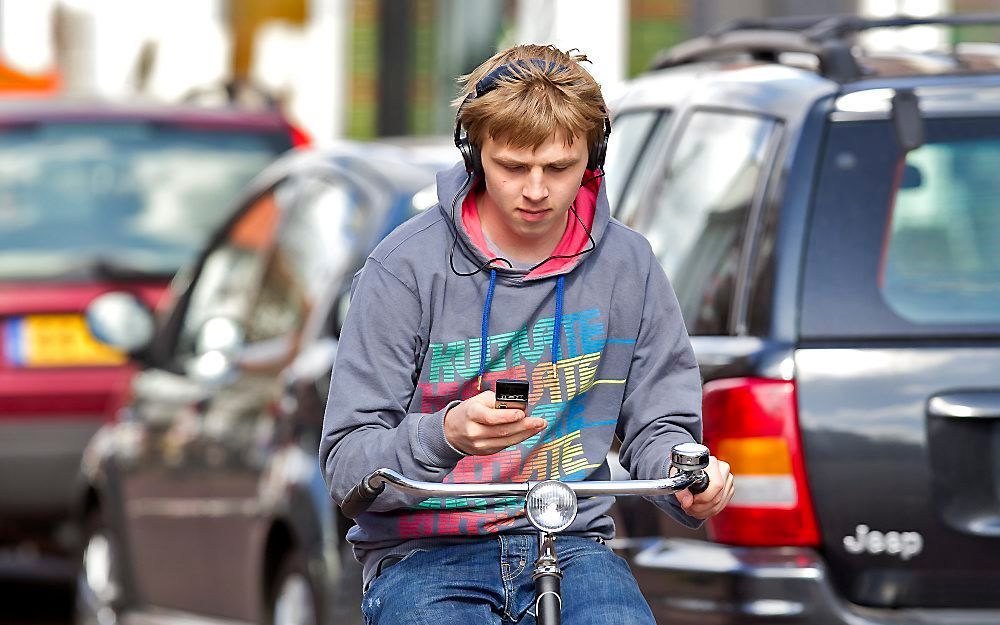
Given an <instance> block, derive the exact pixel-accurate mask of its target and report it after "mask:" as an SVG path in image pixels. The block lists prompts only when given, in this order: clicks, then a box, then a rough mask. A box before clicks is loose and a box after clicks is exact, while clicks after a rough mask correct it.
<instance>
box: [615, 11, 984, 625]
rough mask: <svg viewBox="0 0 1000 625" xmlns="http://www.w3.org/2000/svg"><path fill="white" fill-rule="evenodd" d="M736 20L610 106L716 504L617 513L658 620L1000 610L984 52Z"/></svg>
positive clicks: (628, 217)
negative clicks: (719, 491) (729, 496)
mask: <svg viewBox="0 0 1000 625" xmlns="http://www.w3.org/2000/svg"><path fill="white" fill-rule="evenodd" d="M998 22H1000V17H997V16H992V17H978V18H977V17H969V16H967V17H962V16H958V17H934V18H928V19H924V20H913V19H906V18H899V19H892V20H866V19H861V18H856V17H845V18H828V19H825V18H794V19H783V20H747V21H744V22H736V23H733V24H730V25H728V26H720V27H719V28H717V29H715V32H714V33H713V34H712V36H706V37H702V38H698V39H694V40H692V41H690V42H686V43H683V44H680V45H678V46H677V47H675V48H672V49H670V50H668V51H667V52H666V53H664V54H663V55H662V57H661V58H660V60H659V61H658V63H657V67H656V68H655V69H654V70H652V71H650V72H648V73H647V74H646V75H645V76H642V77H640V78H638V79H637V80H635V81H634V82H632V83H631V84H630V85H629V86H628V87H627V88H626V89H625V90H624V91H623V94H622V97H621V98H620V99H619V101H618V102H617V104H616V106H615V119H614V128H615V132H616V133H617V134H618V137H619V139H624V140H623V142H621V143H619V145H618V150H619V151H618V152H617V157H618V160H616V161H615V163H614V164H613V165H611V166H610V167H609V172H608V177H609V179H610V178H615V179H616V180H617V181H618V183H619V186H616V187H613V188H612V193H613V194H614V195H615V198H614V201H615V203H616V215H617V217H618V218H619V219H621V220H622V221H624V222H625V223H626V224H627V225H630V226H632V227H634V228H636V229H637V230H639V231H640V232H642V233H644V234H645V235H646V237H647V238H648V239H649V241H650V243H651V245H652V248H653V251H654V252H655V254H656V255H657V258H658V259H659V260H660V262H661V264H662V265H663V267H664V269H665V270H666V273H667V274H668V276H669V278H670V279H671V282H672V283H673V286H674V289H675V291H676V293H677V297H678V300H679V303H680V308H681V311H682V314H683V316H684V320H685V324H686V325H687V328H688V331H689V333H690V335H691V338H692V343H693V345H694V349H695V352H696V354H697V357H698V360H699V363H700V367H701V373H702V376H703V378H704V381H705V385H704V431H705V442H706V444H707V445H708V446H709V447H710V448H711V449H712V450H713V452H714V453H715V454H716V455H717V456H718V457H719V458H721V459H723V460H726V461H728V462H729V463H730V464H731V467H732V471H733V474H734V475H735V479H736V495H735V497H734V499H733V501H732V503H731V504H730V505H729V507H727V508H726V509H725V510H724V511H722V512H721V513H720V514H719V515H718V516H716V517H714V518H712V519H710V520H709V521H708V522H707V525H706V529H705V530H702V531H697V532H695V531H684V530H681V529H680V528H678V527H676V526H673V527H668V526H666V525H664V527H663V533H664V534H665V535H666V536H668V537H667V538H662V539H657V540H654V541H653V542H652V544H650V543H649V542H647V541H645V540H643V538H642V537H643V536H648V535H649V534H651V533H654V532H652V531H650V530H655V529H657V528H656V527H655V526H653V527H650V524H649V523H648V521H647V519H653V518H655V517H654V516H653V515H654V514H655V513H653V512H652V511H650V510H649V509H648V508H646V509H641V508H640V507H638V506H636V507H634V508H632V509H630V510H629V509H623V510H621V512H622V514H624V515H626V516H627V517H630V518H631V521H630V522H626V523H623V524H622V527H623V528H624V529H625V530H626V531H632V532H633V535H632V537H631V539H630V540H628V541H625V543H624V545H623V546H625V547H631V548H632V549H633V552H632V553H631V563H632V566H633V570H634V572H635V574H636V577H637V579H638V580H639V582H640V586H641V587H642V589H643V592H644V593H645V595H646V596H647V598H648V599H649V601H650V603H651V605H652V607H653V610H654V613H655V614H656V616H657V618H658V622H660V623H672V624H675V625H679V624H688V623H690V624H695V623H709V622H710V623H747V624H749V623H760V622H768V623H810V624H812V625H817V624H820V623H831V624H833V623H836V624H847V623H852V624H855V623H890V622H891V623H923V622H934V623H939V624H946V623H963V624H966V623H977V624H982V625H985V624H986V623H996V622H1000V592H998V591H997V589H998V588H1000V496H998V493H1000V491H998V489H997V485H998V484H1000V471H998V467H1000V446H998V445H997V442H998V441H1000V439H998V435H1000V377H998V375H997V372H998V371H1000V342H998V339H1000V251H998V250H1000V202H998V198H1000V180H998V178H997V176H996V174H995V172H996V171H997V170H998V166H1000V48H998V47H997V46H995V45H994V46H982V45H980V46H965V45H958V46H956V47H955V48H954V49H953V50H952V51H951V53H950V54H949V55H947V56H940V55H937V54H926V55H918V54H912V53H909V54H891V53H882V54H872V53H867V52H863V51H862V50H861V49H860V48H857V47H856V46H855V45H854V43H855V40H856V36H857V35H859V34H860V33H864V32H866V31H869V30H873V29H876V28H890V29H891V28H902V27H906V26H912V25H914V24H921V23H923V24H930V23H938V24H943V25H950V26H954V25H971V26H976V25H978V26H983V25H988V24H996V23H998Z"/></svg>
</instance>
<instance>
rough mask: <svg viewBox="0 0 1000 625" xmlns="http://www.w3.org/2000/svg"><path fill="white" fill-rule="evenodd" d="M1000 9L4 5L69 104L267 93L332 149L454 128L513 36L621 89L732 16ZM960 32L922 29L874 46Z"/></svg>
mask: <svg viewBox="0 0 1000 625" xmlns="http://www.w3.org/2000/svg"><path fill="white" fill-rule="evenodd" d="M996 10H1000V0H142V1H136V0H0V51H2V59H3V60H4V61H5V62H7V63H8V64H9V65H10V66H11V68H12V70H13V71H15V72H18V73H19V75H22V74H23V75H25V76H27V77H28V78H31V77H33V76H41V77H45V76H48V77H49V78H50V79H51V78H52V76H53V75H56V76H57V78H58V80H57V83H58V85H59V87H60V89H61V91H62V93H65V94H70V95H80V94H98V95H101V96H106V97H134V96H139V95H141V96H144V97H153V98H157V99H165V100H181V99H184V98H186V97H187V98H192V97H196V96H197V97H201V98H205V97H206V95H211V93H212V92H213V90H215V91H216V92H218V93H219V94H224V93H225V91H223V90H222V89H221V87H222V86H223V85H227V84H233V83H238V84H242V85H254V86H256V87H257V88H259V89H260V90H263V91H266V92H267V93H269V94H271V95H273V96H275V97H276V98H277V99H278V100H279V101H280V102H281V104H282V106H283V107H284V108H285V110H286V111H287V112H288V114H289V115H290V116H291V117H293V118H294V119H295V120H296V121H297V122H298V123H299V124H300V125H301V126H302V127H304V128H305V129H306V130H307V131H308V132H309V133H310V134H311V135H312V136H313V137H315V138H316V139H317V140H319V141H324V140H327V139H334V138H338V137H344V136H348V137H353V138H362V139H364V138H372V137H377V136H392V135H427V134H440V133H447V132H450V130H451V127H452V124H453V120H454V112H453V110H452V109H451V108H450V106H449V102H450V101H451V100H452V99H453V98H454V97H455V95H456V84H455V78H456V77H457V76H460V75H462V74H464V73H467V72H469V71H470V70H472V69H473V68H474V67H475V66H476V65H477V64H478V63H480V62H481V61H482V60H484V59H486V58H487V57H489V56H490V55H491V54H493V53H494V52H495V51H496V50H498V49H500V48H502V47H505V46H507V45H510V44H513V43H522V42H544V43H554V44H556V45H557V46H559V47H562V48H579V49H581V50H582V51H584V52H585V53H587V54H588V56H590V57H591V59H592V60H593V64H592V65H591V66H590V69H591V70H592V72H593V74H594V75H595V77H596V78H597V80H598V81H599V82H600V83H601V84H602V85H603V86H604V88H605V90H606V91H610V92H612V93H613V92H614V90H615V88H616V85H618V84H619V83H620V82H621V81H622V80H624V79H627V78H629V77H631V76H634V75H636V74H637V73H639V72H640V71H642V70H643V69H644V68H645V67H646V66H647V65H648V63H649V61H650V60H651V59H652V58H653V57H654V56H655V55H656V53H657V52H658V51H660V50H662V49H663V48H665V47H668V46H670V45H673V44H675V43H677V42H679V41H682V40H683V39H685V38H688V37H690V36H693V35H697V34H701V33H704V32H706V31H707V30H708V29H710V28H711V27H712V26H714V25H716V24H719V23H720V22H724V21H726V20H731V19H737V18H747V17H766V16H787V15H815V14H835V13H855V12H857V13H862V14H867V15H876V16H887V15H893V14H910V15H934V14H940V13H948V12H952V11H954V12H960V13H974V12H987V11H996ZM969 30H970V31H972V30H973V29H969ZM990 34H993V33H990ZM982 37H983V33H981V32H969V33H968V37H965V36H964V35H963V36H960V38H969V39H977V38H978V39H979V40H982ZM954 38H955V37H954V36H951V35H948V34H946V33H944V32H943V31H939V30H935V29H933V28H923V29H921V28H914V29H907V30H902V31H886V32H882V33H879V32H873V33H870V34H868V35H866V39H865V41H864V43H865V45H867V46H871V47H883V48H892V47H903V48H926V47H931V46H935V45H942V44H947V43H951V42H953V41H954ZM0 70H2V67H0ZM0 88H2V85H0Z"/></svg>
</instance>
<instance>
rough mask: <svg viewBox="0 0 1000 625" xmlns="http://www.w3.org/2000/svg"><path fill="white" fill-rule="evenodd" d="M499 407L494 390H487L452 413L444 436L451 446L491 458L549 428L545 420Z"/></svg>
mask: <svg viewBox="0 0 1000 625" xmlns="http://www.w3.org/2000/svg"><path fill="white" fill-rule="evenodd" d="M495 406H496V395H495V394H494V393H493V391H483V392H482V393H480V394H478V395H476V396H475V397H471V398H469V399H466V400H465V401H463V402H462V403H460V404H459V405H457V406H455V407H454V408H452V409H451V410H449V411H448V412H447V414H445V417H444V435H445V438H447V439H448V442H449V443H451V446H452V447H454V448H455V449H457V450H459V451H461V452H462V453H466V454H469V455H472V456H488V455H490V454H495V453H497V452H498V451H502V450H504V449H507V448H508V447H510V446H511V445H516V444H517V443H520V442H521V441H523V440H526V439H528V438H531V437H532V436H534V435H535V434H538V433H539V432H541V431H542V430H544V429H545V426H546V422H545V419H539V418H537V417H525V415H524V411H522V410H515V409H506V408H505V409H500V410H498V409H497V408H496V407H495Z"/></svg>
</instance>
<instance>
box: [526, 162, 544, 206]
mask: <svg viewBox="0 0 1000 625" xmlns="http://www.w3.org/2000/svg"><path fill="white" fill-rule="evenodd" d="M522 193H523V194H524V197H525V198H527V199H529V200H531V201H533V202H538V201H541V200H544V199H545V198H547V197H549V187H548V185H547V184H546V183H545V174H544V172H543V171H542V168H541V167H536V168H533V169H532V170H531V171H530V172H528V179H527V180H526V181H525V183H524V190H523V191H522Z"/></svg>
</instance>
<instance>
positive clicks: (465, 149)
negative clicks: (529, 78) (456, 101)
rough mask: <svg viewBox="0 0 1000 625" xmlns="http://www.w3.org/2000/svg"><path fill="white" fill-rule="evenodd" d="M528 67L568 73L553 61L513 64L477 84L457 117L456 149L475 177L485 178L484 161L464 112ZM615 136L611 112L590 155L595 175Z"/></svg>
mask: <svg viewBox="0 0 1000 625" xmlns="http://www.w3.org/2000/svg"><path fill="white" fill-rule="evenodd" d="M528 63H531V64H532V65H535V66H536V67H538V68H539V69H542V70H543V71H544V72H545V73H546V74H558V73H559V72H561V71H564V70H566V66H565V65H559V64H558V63H555V62H552V61H545V60H543V59H528V60H527V61H515V62H513V63H506V64H504V65H501V66H500V67H497V68H496V69H494V70H493V71H492V72H490V73H488V74H486V75H485V76H483V77H482V78H480V79H479V81H477V82H476V88H475V90H474V91H470V92H469V94H468V95H467V96H465V99H464V100H462V104H461V105H459V107H458V113H457V114H456V115H455V147H456V148H458V151H459V152H461V154H462V160H463V161H465V170H466V171H467V172H469V173H470V174H472V175H473V176H474V177H477V178H482V177H483V176H484V175H485V174H484V172H483V163H482V157H481V155H480V153H479V146H477V145H474V144H473V143H472V142H471V141H469V137H468V135H465V136H463V135H462V109H464V108H465V105H466V104H468V103H469V101H470V100H473V99H475V98H481V97H483V96H484V95H486V94H487V93H489V92H490V91H493V90H494V89H496V88H497V87H498V86H499V85H500V82H501V81H502V80H504V79H520V78H523V77H524V75H525V73H526V72H525V70H528V69H530V68H529V67H528ZM610 136H611V120H610V119H609V118H608V115H607V111H604V132H603V134H602V135H601V138H600V139H598V140H597V143H596V144H595V145H593V146H591V148H590V151H589V153H588V155H587V169H588V170H589V171H594V170H596V169H601V170H602V171H603V169H604V159H605V157H606V156H607V154H608V138H609V137H610Z"/></svg>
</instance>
